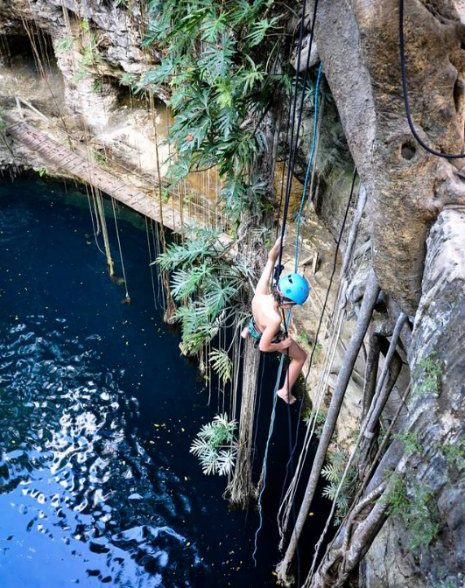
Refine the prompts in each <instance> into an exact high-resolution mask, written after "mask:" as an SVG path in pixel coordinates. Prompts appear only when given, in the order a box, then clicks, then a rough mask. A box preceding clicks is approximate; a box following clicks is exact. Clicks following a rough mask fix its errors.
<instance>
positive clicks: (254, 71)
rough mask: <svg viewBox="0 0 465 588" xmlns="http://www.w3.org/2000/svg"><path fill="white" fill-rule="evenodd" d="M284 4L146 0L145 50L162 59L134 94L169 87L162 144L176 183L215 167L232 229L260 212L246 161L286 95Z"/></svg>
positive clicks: (256, 153) (251, 160) (250, 167)
mask: <svg viewBox="0 0 465 588" xmlns="http://www.w3.org/2000/svg"><path fill="white" fill-rule="evenodd" d="M284 7H285V5H282V4H279V3H278V2H275V1H274V0H254V1H253V2H246V1H245V0H225V1H224V2H215V1H214V0H192V1H191V2H188V3H187V2H179V1H178V0H151V1H150V2H149V26H148V31H147V34H146V37H145V40H144V45H146V46H151V45H154V46H155V47H156V48H157V50H158V51H159V52H161V54H162V55H163V58H162V62H161V64H160V65H157V67H156V68H155V69H152V70H149V71H148V72H146V73H145V74H144V75H143V77H142V79H141V80H140V83H139V89H140V90H141V91H142V90H150V91H156V90H157V88H158V87H159V86H161V85H165V86H169V88H170V91H171V100H170V104H169V105H170V107H171V110H172V112H173V114H174V123H173V125H172V126H171V129H170V135H169V141H170V143H171V144H172V146H173V147H174V149H173V151H174V152H175V153H176V161H175V162H173V165H172V166H171V170H170V176H169V177H170V181H171V182H172V183H173V184H175V183H176V182H178V181H180V180H181V179H183V178H184V177H185V176H186V175H187V174H188V173H189V171H191V170H193V169H199V168H204V167H210V166H213V165H216V166H217V167H218V170H219V173H220V175H221V177H222V180H223V183H224V189H223V191H222V197H223V198H224V200H225V212H226V213H227V215H228V217H229V219H230V221H231V223H232V224H234V223H237V222H238V219H239V217H240V214H241V212H242V211H243V210H245V209H246V208H247V209H249V208H252V209H253V212H254V213H255V212H257V211H258V212H259V211H260V209H261V206H262V204H263V203H262V200H263V198H262V197H263V189H262V190H260V182H259V181H258V180H257V179H256V178H254V177H253V164H254V161H255V160H256V158H257V157H258V156H259V155H260V153H262V152H263V145H264V137H263V135H262V131H261V129H260V128H259V127H260V125H259V124H258V123H259V121H261V120H262V119H263V117H264V115H265V114H266V112H267V110H268V108H269V106H270V103H271V101H272V100H274V99H276V96H277V95H280V94H282V93H283V92H284V91H285V85H284V84H283V79H284V78H285V74H282V73H279V75H278V73H277V72H278V62H277V55H278V54H279V50H280V48H282V47H283V45H284V41H285V25H286V20H287V19H286V16H287V15H286V14H285V13H283V12H282V11H283V8H284Z"/></svg>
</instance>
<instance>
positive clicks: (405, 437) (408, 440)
mask: <svg viewBox="0 0 465 588" xmlns="http://www.w3.org/2000/svg"><path fill="white" fill-rule="evenodd" d="M394 438H395V439H397V440H398V441H402V443H403V444H404V451H405V453H406V455H412V453H421V452H422V451H423V445H422V444H421V443H420V441H419V440H418V437H417V435H416V433H413V432H408V433H397V434H396V435H394Z"/></svg>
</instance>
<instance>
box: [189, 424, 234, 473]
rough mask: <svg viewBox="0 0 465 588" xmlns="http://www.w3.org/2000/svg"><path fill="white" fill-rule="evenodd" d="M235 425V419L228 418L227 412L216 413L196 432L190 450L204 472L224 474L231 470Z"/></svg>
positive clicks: (232, 465)
mask: <svg viewBox="0 0 465 588" xmlns="http://www.w3.org/2000/svg"><path fill="white" fill-rule="evenodd" d="M236 426H237V425H236V422H235V421H229V420H228V416H227V414H222V415H216V416H215V418H214V419H213V421H212V422H211V423H208V424H206V425H203V427H202V428H201V429H200V431H199V432H198V433H197V438H196V439H195V440H194V441H193V443H192V445H191V448H190V452H191V453H193V454H194V455H196V456H197V457H198V458H199V461H200V464H201V466H202V471H203V473H204V474H207V475H210V474H219V475H220V476H225V475H228V474H230V473H231V472H232V469H233V467H234V461H235V458H236V454H237V443H236V442H235V441H234V432H235V430H236Z"/></svg>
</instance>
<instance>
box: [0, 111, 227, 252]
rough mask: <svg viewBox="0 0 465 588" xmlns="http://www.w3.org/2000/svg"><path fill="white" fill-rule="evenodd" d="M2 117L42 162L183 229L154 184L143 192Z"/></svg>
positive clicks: (200, 223) (27, 127)
mask: <svg viewBox="0 0 465 588" xmlns="http://www.w3.org/2000/svg"><path fill="white" fill-rule="evenodd" d="M3 118H4V120H5V122H6V129H5V130H6V133H7V134H8V135H9V136H10V137H11V138H12V139H13V141H14V142H16V143H18V144H21V145H23V146H25V147H26V148H27V149H28V150H30V151H33V152H34V153H35V154H36V155H39V156H40V158H41V159H42V160H43V161H44V164H45V165H46V164H49V165H51V166H53V168H54V169H56V170H57V171H60V172H62V173H65V174H66V175H69V176H73V177H75V178H76V179H77V180H79V181H80V182H84V183H86V184H88V185H90V186H93V187H94V188H97V189H98V190H101V191H102V192H104V193H105V194H108V195H109V196H112V197H113V198H115V199H116V200H118V201H119V202H121V203H122V204H125V205H126V206H128V207H129V208H132V209H133V210H136V211H137V212H139V213H140V214H143V215H144V216H146V217H148V218H151V219H153V220H154V221H156V222H158V223H160V224H162V225H163V226H165V227H167V228H169V229H171V230H172V231H175V232H177V233H180V232H182V230H183V228H184V223H185V220H186V218H185V216H186V215H185V214H181V212H180V211H178V210H176V209H175V208H174V207H173V206H171V205H169V204H167V203H165V202H163V203H162V202H160V199H159V198H158V186H157V184H156V183H154V193H153V195H150V194H148V193H145V192H143V191H141V190H139V189H137V188H136V187H135V186H134V185H132V184H131V183H129V182H127V181H124V180H122V179H121V178H117V177H116V176H115V175H113V174H112V173H111V172H110V171H109V170H107V169H105V168H104V167H103V166H102V165H99V164H98V163H95V162H92V161H89V159H88V158H87V157H86V156H85V155H81V154H80V153H78V152H76V151H72V150H71V149H70V148H68V147H66V146H65V145H62V144H61V143H58V142H57V141H56V140H55V139H52V138H51V137H50V136H49V135H47V134H46V133H44V132H43V131H42V130H39V129H36V128H35V127H34V126H32V125H31V124H29V123H27V122H25V121H23V120H15V119H14V118H13V117H12V116H11V115H3ZM189 220H190V221H192V222H195V224H196V226H201V227H204V226H206V224H205V221H204V220H202V219H201V218H195V219H194V218H193V219H189ZM220 240H221V241H222V242H225V243H229V242H230V238H229V237H227V235H222V236H221V238H220Z"/></svg>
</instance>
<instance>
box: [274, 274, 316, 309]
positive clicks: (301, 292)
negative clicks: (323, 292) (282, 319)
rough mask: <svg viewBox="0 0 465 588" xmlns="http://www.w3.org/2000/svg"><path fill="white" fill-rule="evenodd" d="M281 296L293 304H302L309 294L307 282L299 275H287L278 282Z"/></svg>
mask: <svg viewBox="0 0 465 588" xmlns="http://www.w3.org/2000/svg"><path fill="white" fill-rule="evenodd" d="M278 288H279V291H280V292H281V294H282V295H283V296H284V297H285V298H288V299H289V300H292V302H294V303H295V304H303V303H304V302H305V301H306V300H307V298H308V295H309V294H310V286H309V285H308V282H307V280H306V279H305V278H304V277H303V276H301V275H300V274H287V275H286V276H282V277H281V278H279V281H278Z"/></svg>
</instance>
